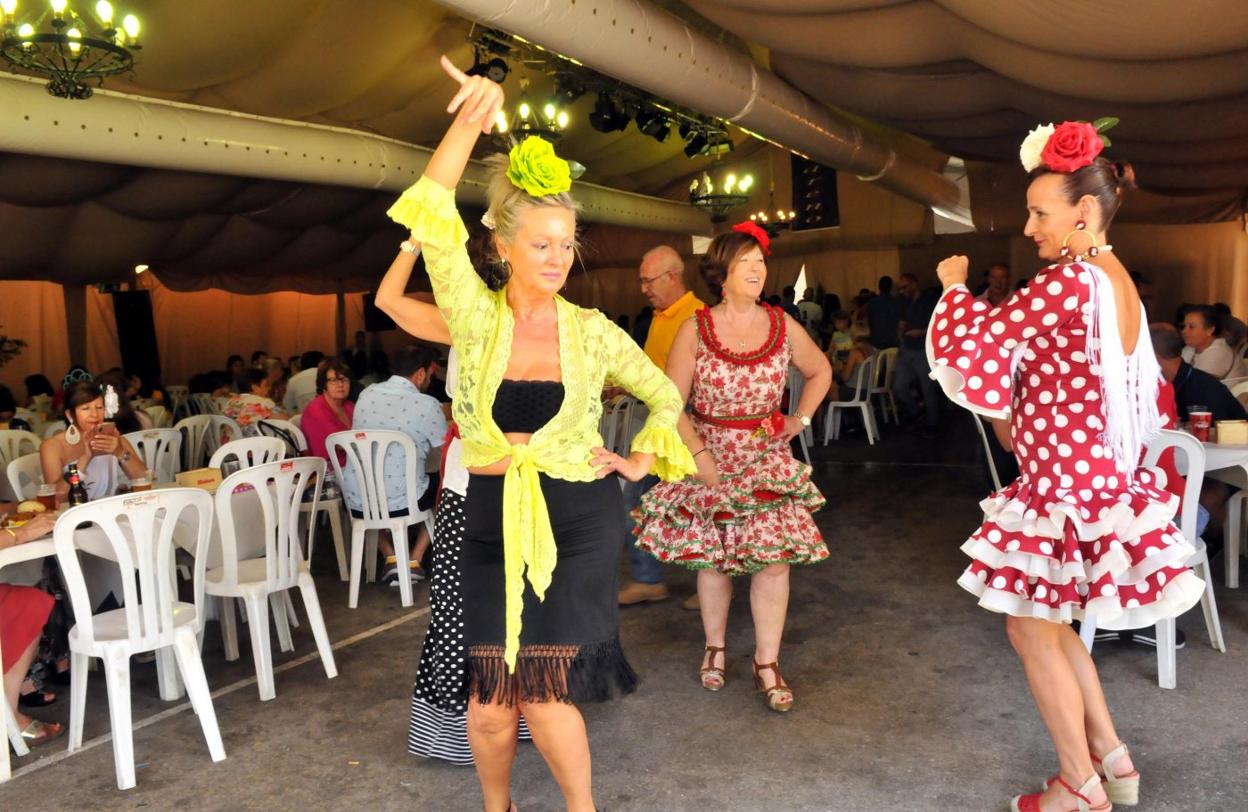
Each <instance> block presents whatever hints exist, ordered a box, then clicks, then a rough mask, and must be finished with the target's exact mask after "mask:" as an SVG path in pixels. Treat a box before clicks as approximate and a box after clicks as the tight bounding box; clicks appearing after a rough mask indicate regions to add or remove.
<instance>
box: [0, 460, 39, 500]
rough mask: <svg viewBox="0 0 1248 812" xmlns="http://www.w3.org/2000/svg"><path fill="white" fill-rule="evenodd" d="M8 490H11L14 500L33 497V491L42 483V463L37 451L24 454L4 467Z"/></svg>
mask: <svg viewBox="0 0 1248 812" xmlns="http://www.w3.org/2000/svg"><path fill="white" fill-rule="evenodd" d="M5 478H6V479H8V483H9V490H11V491H12V492H13V495H14V500H13V501H15V502H21V501H23V500H26V499H34V498H35V492H36V491H37V490H38V488H39V486H40V485H42V484H43V463H42V461H41V460H40V459H39V452H35V453H34V454H24V455H22V456H20V457H18V458H17V459H15V460H13V461H12V462H10V463H9V464H8V467H7V468H6V469H5Z"/></svg>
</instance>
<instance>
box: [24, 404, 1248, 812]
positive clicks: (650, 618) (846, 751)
mask: <svg viewBox="0 0 1248 812" xmlns="http://www.w3.org/2000/svg"><path fill="white" fill-rule="evenodd" d="M952 420H953V425H952V427H950V428H949V429H948V430H947V431H946V433H945V435H944V436H943V437H942V438H941V440H938V441H935V442H931V443H924V442H923V441H921V440H918V439H917V438H914V437H912V436H910V435H906V434H902V433H900V432H898V431H895V430H894V431H891V432H888V433H886V436H885V438H884V441H883V442H882V443H881V444H879V445H877V446H875V447H873V448H869V447H868V446H867V445H866V442H865V440H864V439H862V435H861V434H851V435H849V436H848V437H846V438H845V439H843V440H841V441H840V442H838V443H836V444H834V445H833V446H829V447H828V448H827V449H824V448H822V447H821V448H819V449H817V450H816V452H815V453H816V461H815V462H816V465H815V467H816V473H817V478H818V481H819V483H820V485H821V486H822V487H823V489H824V492H825V494H827V496H828V497H829V505H828V507H827V508H826V509H825V510H824V511H823V512H822V513H821V514H820V516H819V519H820V524H821V526H822V527H823V528H824V530H825V532H826V534H827V536H828V539H829V541H830V542H831V545H832V557H831V559H830V560H829V561H828V562H826V563H824V564H821V565H819V566H817V567H813V568H808V569H804V570H800V571H797V572H795V574H794V578H793V595H792V606H791V609H790V615H789V624H788V629H787V632H786V638H785V647H784V651H783V655H782V657H781V662H782V665H783V667H784V672H785V675H786V676H787V678H788V679H789V681H790V682H791V683H792V685H793V686H794V688H795V690H796V695H797V707H796V709H795V710H794V711H793V712H792V713H790V714H788V715H785V716H780V715H778V714H774V713H771V712H769V711H767V710H766V709H765V708H764V706H763V704H762V701H761V699H760V698H759V697H758V696H756V695H754V694H753V693H752V690H751V681H750V677H749V658H750V648H751V643H752V636H751V627H750V619H749V605H748V601H747V600H745V597H746V585H745V583H741V585H740V591H739V593H738V597H739V600H738V601H737V602H736V603H735V604H734V609H733V615H732V619H731V633H730V637H729V641H728V646H729V674H728V685H727V687H726V688H725V689H724V690H723V691H722V692H720V693H718V694H711V693H707V692H705V691H703V690H701V689H700V688H699V687H698V685H697V680H696V671H697V667H698V661H699V657H700V646H701V642H702V635H701V631H700V624H699V621H698V618H697V615H696V614H694V613H691V612H685V611H682V609H681V608H680V600H681V599H683V597H684V596H685V595H687V594H688V593H689V592H691V591H692V589H693V578H692V576H691V574H689V573H687V572H683V571H678V570H671V572H670V579H669V583H670V585H671V586H672V588H673V594H674V597H673V598H672V599H669V600H667V601H665V602H663V603H660V604H652V605H648V606H643V607H636V608H630V609H626V610H624V611H623V615H622V630H621V633H622V637H623V640H624V642H625V646H626V648H627V650H628V652H629V655H630V657H631V659H632V662H633V664H634V666H635V667H636V668H637V670H638V671H639V672H640V673H641V675H642V678H643V683H642V686H641V688H640V690H639V691H638V692H637V693H636V694H634V695H632V696H630V697H628V698H626V699H624V700H622V701H617V702H614V703H609V704H606V705H600V706H594V707H589V708H586V709H585V715H586V718H587V721H588V725H589V731H590V736H591V740H592V746H593V754H594V760H595V790H596V794H597V799H598V803H599V807H600V808H606V809H610V810H611V812H643V811H644V812H649V811H650V810H674V811H680V812H684V811H685V810H688V811H689V812H694V810H698V811H699V812H700V811H701V810H724V811H725V812H738V811H739V812H756V811H757V812H762V811H763V810H767V811H769V812H770V811H775V812H786V811H787V810H794V812H796V811H797V810H802V812H805V811H807V810H811V811H814V810H834V811H835V812H841V811H842V810H844V811H845V812H849V810H854V812H874V811H875V810H950V809H958V810H1003V809H1006V808H1008V803H1009V798H1010V796H1011V795H1012V794H1014V793H1016V792H1019V791H1024V790H1025V791H1031V789H1032V788H1033V787H1034V786H1036V785H1037V784H1038V782H1039V781H1040V780H1041V779H1043V778H1044V777H1045V776H1047V775H1049V774H1051V773H1052V772H1054V767H1055V760H1054V758H1053V756H1052V754H1051V748H1050V744H1049V741H1048V738H1047V735H1046V734H1045V731H1044V729H1043V728H1042V726H1041V725H1040V723H1039V720H1038V717H1037V715H1036V712H1035V710H1034V708H1033V706H1032V704H1031V700H1030V699H1029V697H1028V694H1027V691H1026V688H1025V685H1024V682H1023V676H1022V672H1021V669H1020V668H1019V665H1018V663H1017V660H1016V659H1015V657H1014V655H1013V653H1012V652H1011V650H1010V648H1009V646H1008V644H1007V643H1006V641H1005V638H1004V634H1003V622H1002V618H1001V616H998V615H992V614H989V613H987V612H984V611H982V610H980V609H978V608H977V607H976V606H975V604H974V601H973V600H972V599H971V598H970V597H969V596H968V595H967V594H965V593H964V592H962V590H961V589H959V588H958V587H957V586H956V585H955V584H954V579H955V578H956V577H957V575H958V573H959V572H960V570H961V568H962V567H963V566H964V560H963V556H962V554H961V553H960V552H959V551H958V545H959V544H960V543H961V541H962V539H963V538H964V537H965V536H966V534H967V533H968V531H969V530H971V529H972V528H973V527H974V526H975V524H976V521H977V519H978V514H977V510H976V500H977V499H978V498H979V497H981V496H982V495H983V494H984V493H986V492H987V486H986V484H985V477H984V474H983V472H982V471H981V470H980V468H979V467H978V465H977V457H976V447H975V445H974V435H973V434H972V433H971V431H970V430H969V429H970V423H969V422H968V421H969V418H964V416H962V415H956V416H954V417H953V418H952ZM318 546H319V549H318V553H317V562H316V566H317V568H318V570H319V571H320V572H321V573H326V574H328V573H330V572H331V570H332V568H333V565H332V562H331V561H330V560H329V559H328V558H326V557H323V554H324V555H326V556H327V555H328V554H329V553H330V545H329V544H324V543H322V544H319V545H318ZM1214 563H1215V565H1216V566H1217V568H1218V571H1219V573H1220V571H1221V561H1220V559H1215V562H1214ZM1217 582H1218V602H1219V603H1218V605H1219V609H1220V611H1221V614H1222V624H1223V627H1224V629H1225V632H1226V638H1227V642H1228V646H1229V648H1230V651H1229V652H1228V653H1227V654H1218V653H1217V652H1215V651H1214V650H1213V649H1212V648H1210V646H1209V643H1208V639H1207V636H1206V633H1205V630H1204V625H1203V622H1202V621H1201V617H1200V613H1199V612H1198V611H1196V612H1192V613H1189V614H1188V615H1186V616H1185V617H1184V618H1182V619H1181V620H1180V622H1179V625H1180V628H1182V629H1183V630H1184V631H1185V632H1186V633H1187V640H1188V644H1187V647H1186V648H1185V649H1184V650H1182V651H1180V652H1179V657H1178V669H1179V671H1178V674H1179V677H1178V678H1179V687H1178V689H1177V690H1175V691H1163V690H1161V689H1159V688H1158V687H1157V685H1156V657H1155V653H1154V652H1152V651H1151V650H1144V649H1136V648H1129V647H1122V646H1118V645H1103V646H1101V647H1098V649H1097V652H1096V656H1097V661H1098V664H1099V665H1100V668H1101V673H1102V677H1103V679H1104V682H1105V688H1106V691H1107V693H1108V695H1109V698H1110V702H1111V706H1112V707H1113V708H1114V710H1115V712H1116V718H1117V721H1118V724H1119V727H1120V731H1121V733H1122V735H1123V736H1124V737H1125V738H1126V740H1127V741H1128V742H1129V743H1130V744H1131V745H1132V748H1133V751H1134V754H1135V756H1136V760H1137V764H1138V765H1139V766H1140V768H1141V770H1142V771H1143V772H1144V774H1145V782H1146V783H1145V785H1144V798H1145V804H1144V805H1142V806H1141V807H1140V808H1141V809H1147V810H1183V811H1184V812H1192V811H1193V810H1201V811H1203V810H1231V809H1244V808H1246V807H1248V801H1245V798H1248V772H1246V771H1245V770H1244V769H1243V754H1244V753H1245V752H1248V749H1246V748H1248V730H1246V726H1245V720H1248V702H1246V700H1245V692H1244V690H1243V687H1244V679H1245V676H1246V675H1248V597H1246V596H1248V589H1246V590H1238V591H1226V590H1223V589H1222V588H1221V577H1220V575H1219V576H1218V578H1217ZM318 585H319V589H320V595H321V600H322V603H323V605H324V607H325V611H326V616H327V619H328V623H329V625H330V636H331V638H332V639H333V640H335V641H337V644H338V645H339V646H340V648H339V649H338V651H337V661H338V668H339V671H340V672H341V676H339V677H338V678H337V679H335V680H332V681H327V680H326V679H325V676H324V672H323V671H322V670H321V667H320V663H319V660H317V659H316V657H315V647H314V645H313V642H312V637H311V634H310V633H309V632H308V631H307V629H306V627H304V628H301V629H298V630H296V631H295V644H296V650H295V652H294V653H293V654H290V655H281V654H276V655H275V662H276V664H277V665H278V666H279V667H281V666H282V665H283V664H287V665H289V667H288V668H287V670H285V671H283V672H281V673H279V674H278V675H277V679H276V683H277V698H276V699H275V700H274V701H272V702H268V703H263V704H262V703H260V701H259V699H258V695H257V692H256V689H255V686H254V684H252V683H251V682H248V680H249V679H250V678H252V677H253V672H252V671H251V658H250V649H249V648H248V647H247V643H246V641H245V640H244V641H243V656H242V659H241V660H240V661H238V662H236V663H225V662H224V659H223V656H222V649H221V642H220V637H219V634H218V632H217V629H216V628H215V624H210V626H209V630H208V637H207V641H206V643H205V651H204V662H205V665H206V667H207V670H208V676H209V681H210V683H211V684H212V686H213V688H214V689H215V690H217V691H218V696H217V698H216V700H215V707H216V711H217V715H218V719H219V721H220V725H221V730H222V734H223V736H224V740H225V747H226V751H227V754H228V758H227V759H226V760H225V761H224V762H222V763H220V764H213V763H212V762H211V761H210V759H209V757H208V752H207V748H206V747H205V745H204V742H203V738H202V735H201V733H200V728H199V725H198V722H197V720H196V717H195V715H194V714H193V713H191V712H189V709H188V708H186V707H184V706H183V704H182V703H168V704H166V703H162V702H161V701H160V700H159V699H158V698H157V692H156V686H155V671H154V666H151V665H135V666H134V676H133V705H134V719H135V722H136V725H140V726H141V729H139V730H137V731H136V733H135V748H136V753H137V761H138V763H139V769H138V787H137V788H136V789H134V790H131V791H128V792H124V793H123V792H119V791H118V790H117V789H116V785H115V783H114V774H113V763H112V756H111V752H112V750H111V742H109V741H108V740H107V739H106V738H104V737H105V735H106V734H107V732H108V714H107V702H106V700H105V694H104V686H103V680H102V679H101V678H100V677H99V675H98V674H96V675H93V677H92V679H91V684H90V688H89V704H88V708H87V721H86V737H87V739H88V740H90V742H89V745H90V746H89V747H88V749H86V750H84V751H82V752H80V753H78V754H75V755H74V756H72V757H66V756H65V753H64V750H63V747H62V746H60V745H49V748H50V749H47V748H45V749H41V750H39V751H36V752H35V753H34V754H32V756H30V757H27V758H26V759H22V760H20V761H19V762H18V763H17V764H16V766H17V767H18V768H19V769H20V773H19V775H18V776H17V777H16V778H15V780H14V781H12V782H11V783H9V784H7V785H4V786H0V809H4V810H19V809H30V810H33V809H51V808H56V809H100V810H105V809H138V808H146V809H158V810H166V809H168V810H174V809H179V810H188V809H190V810H201V809H207V810H218V809H219V810H225V809H232V810H240V809H247V810H250V809H264V810H268V809H283V810H284V809H300V810H306V811H310V810H337V809H351V808H369V809H381V810H389V809H394V810H420V811H421V812H424V811H425V810H437V811H438V812H441V811H442V810H447V812H456V811H457V810H465V812H467V811H469V810H479V809H481V804H480V795H479V792H478V788H477V783H476V777H475V775H474V773H473V771H472V770H471V769H465V768H457V767H451V766H447V765H444V764H442V763H440V762H425V761H421V760H418V759H415V758H412V757H411V756H409V755H408V754H407V752H406V749H405V736H406V726H407V709H408V700H409V697H410V691H411V683H412V679H413V675H414V673H415V669H416V660H417V657H418V654H419V651H420V646H421V642H422V639H423V635H424V630H425V626H426V623H427V620H428V615H427V610H426V608H425V607H426V606H427V595H428V593H427V589H426V588H424V587H423V586H422V587H421V588H420V590H419V591H418V593H417V604H416V607H414V608H413V609H408V610H404V609H403V608H402V607H401V606H400V605H399V601H398V595H397V591H391V590H387V589H385V588H382V587H377V586H369V587H366V588H365V589H364V591H363V595H362V596H361V601H360V608H359V609H357V610H355V611H348V610H347V609H346V608H345V605H346V589H345V585H344V584H341V583H340V582H339V581H338V580H337V578H336V575H330V576H329V577H321V578H319V579H318ZM386 624H389V625H388V626H387V625H386ZM242 628H245V627H242ZM303 660H306V662H303ZM48 711H49V712H47V713H45V714H44V717H45V718H52V719H63V718H64V715H65V714H66V713H67V712H68V694H67V693H66V694H65V696H64V698H62V700H61V701H60V702H58V703H57V704H56V705H55V706H54V707H52V708H50V709H48ZM92 737H96V738H94V739H93V738H92ZM514 797H515V800H516V802H517V804H518V805H519V807H520V808H521V809H522V810H525V812H554V810H558V809H561V808H562V806H561V803H560V796H559V793H558V790H557V788H556V786H555V784H554V782H553V780H552V779H551V778H550V775H549V773H548V771H547V769H546V767H545V765H544V763H543V762H542V760H541V758H540V756H539V755H538V753H537V752H536V750H534V749H533V747H532V746H531V745H523V746H522V747H521V750H520V754H519V757H518V759H517V762H516V768H515V776H514ZM1236 798H1238V799H1239V800H1238V801H1237V800H1235V799H1236Z"/></svg>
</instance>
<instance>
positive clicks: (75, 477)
mask: <svg viewBox="0 0 1248 812" xmlns="http://www.w3.org/2000/svg"><path fill="white" fill-rule="evenodd" d="M66 479H68V480H69V506H70V507H76V506H77V505H85V504H86V503H87V502H88V501H89V500H88V498H87V489H86V488H84V487H83V486H82V476H81V475H80V474H79V473H78V463H76V462H71V463H70V464H69V472H68V473H67V474H66Z"/></svg>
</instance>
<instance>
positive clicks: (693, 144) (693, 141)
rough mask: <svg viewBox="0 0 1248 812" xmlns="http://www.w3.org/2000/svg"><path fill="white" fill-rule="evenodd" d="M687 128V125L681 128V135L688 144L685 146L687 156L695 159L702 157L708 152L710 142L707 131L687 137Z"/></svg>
mask: <svg viewBox="0 0 1248 812" xmlns="http://www.w3.org/2000/svg"><path fill="white" fill-rule="evenodd" d="M686 126H687V125H684V124H682V125H681V126H680V129H681V133H680V134H681V136H682V137H684V139H685V140H686V141H687V142H688V143H687V144H685V155H686V156H687V157H689V158H693V157H695V156H698V155H701V154H702V153H703V152H706V146H707V144H708V143H709V142H710V138H709V137H708V136H707V134H706V131H704V130H701V131H698V132H694V133H690V134H689V135H685V128H686Z"/></svg>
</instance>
